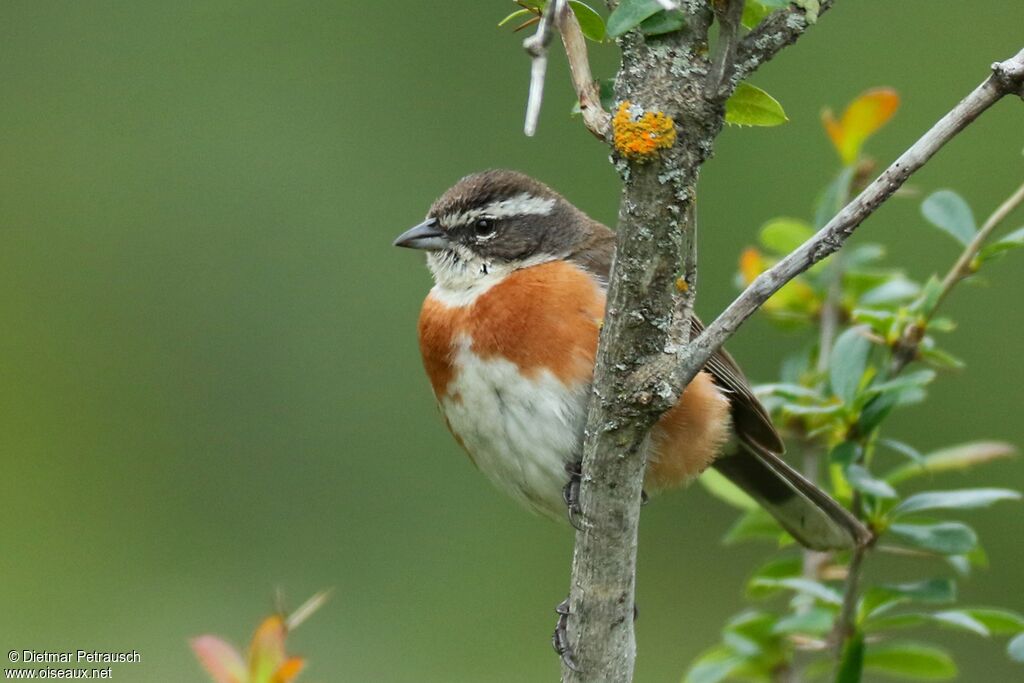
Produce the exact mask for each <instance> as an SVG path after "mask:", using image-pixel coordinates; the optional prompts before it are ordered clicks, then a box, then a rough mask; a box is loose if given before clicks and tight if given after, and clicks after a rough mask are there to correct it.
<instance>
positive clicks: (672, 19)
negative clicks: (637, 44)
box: [640, 9, 686, 36]
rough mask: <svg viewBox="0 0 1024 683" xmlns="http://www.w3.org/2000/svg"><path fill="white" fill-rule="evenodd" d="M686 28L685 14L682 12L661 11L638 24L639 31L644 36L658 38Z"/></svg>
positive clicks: (676, 10) (674, 10) (675, 10)
mask: <svg viewBox="0 0 1024 683" xmlns="http://www.w3.org/2000/svg"><path fill="white" fill-rule="evenodd" d="M685 27H686V14H685V13H683V11H682V10H678V9H673V10H667V9H666V10H662V11H660V12H658V13H657V14H655V15H654V16H651V17H648V18H646V19H644V20H643V21H642V22H640V31H641V32H642V33H643V34H644V35H645V36H660V35H663V34H665V33H672V32H674V31H678V30H680V29H682V28H685Z"/></svg>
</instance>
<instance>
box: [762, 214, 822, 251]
mask: <svg viewBox="0 0 1024 683" xmlns="http://www.w3.org/2000/svg"><path fill="white" fill-rule="evenodd" d="M813 236H814V230H813V229H812V228H811V226H810V225H808V224H807V222H806V221H802V220H800V219H799V218H784V217H783V218H774V219H772V220H770V221H768V222H767V223H765V224H764V225H762V226H761V231H760V233H759V234H758V240H759V241H760V242H761V246H763V247H764V248H765V249H767V250H769V251H773V252H775V253H776V254H779V255H785V254H788V253H789V252H791V251H794V250H795V249H796V248H797V247H799V246H800V245H801V244H803V243H804V242H806V241H807V240H809V239H810V238H811V237H813Z"/></svg>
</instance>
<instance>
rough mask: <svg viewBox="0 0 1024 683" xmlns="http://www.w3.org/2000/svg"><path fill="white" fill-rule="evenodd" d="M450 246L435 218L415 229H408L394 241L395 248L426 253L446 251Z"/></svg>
mask: <svg viewBox="0 0 1024 683" xmlns="http://www.w3.org/2000/svg"><path fill="white" fill-rule="evenodd" d="M450 244H451V243H450V242H449V241H448V238H447V237H445V234H444V231H443V230H441V228H440V226H438V224H437V219H436V218H428V219H427V220H425V221H423V222H422V223H420V224H419V225H417V226H416V227H414V228H409V229H408V230H406V231H405V232H403V233H402V234H401V235H399V236H398V237H396V238H395V241H394V245H395V246H396V247H406V248H408V249H425V250H426V251H441V250H442V249H447V248H448V247H449V246H450Z"/></svg>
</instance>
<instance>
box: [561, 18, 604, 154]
mask: <svg viewBox="0 0 1024 683" xmlns="http://www.w3.org/2000/svg"><path fill="white" fill-rule="evenodd" d="M555 22H556V23H557V24H558V32H559V34H561V36H562V45H563V46H564V47H565V56H566V57H567V58H568V60H569V74H570V75H571V76H572V85H573V89H574V90H575V91H576V98H577V99H578V100H579V103H580V112H581V113H582V115H583V124H584V125H585V126H586V127H587V130H589V131H590V132H591V133H593V134H594V135H595V136H596V137H598V138H600V139H601V140H605V139H607V137H608V133H609V131H610V130H611V122H612V117H611V114H609V113H608V112H607V111H605V110H604V107H603V106H601V91H600V89H599V88H598V86H597V83H596V82H595V81H594V76H593V74H592V73H591V71H590V59H589V58H588V57H587V39H586V38H585V37H584V36H583V30H582V29H581V28H580V22H579V20H577V19H576V14H575V13H573V11H572V8H570V7H569V6H568V4H566V5H565V6H563V7H562V10H561V11H560V12H559V13H558V14H556V15H555Z"/></svg>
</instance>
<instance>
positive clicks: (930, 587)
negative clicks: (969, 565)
mask: <svg viewBox="0 0 1024 683" xmlns="http://www.w3.org/2000/svg"><path fill="white" fill-rule="evenodd" d="M894 599H896V600H897V601H903V602H920V603H924V604H928V605H947V604H949V603H951V602H954V601H955V600H956V583H955V582H954V581H953V580H952V579H928V580H925V581H915V582H913V583H894V584H885V585H882V586H877V587H875V588H871V589H870V590H869V591H868V594H867V595H866V596H865V602H866V603H871V602H874V603H875V604H876V605H878V606H882V605H886V604H890V603H891V602H892V601H893V600H894ZM876 609H877V608H876ZM868 611H869V613H871V610H870V609H869V610H868Z"/></svg>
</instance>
